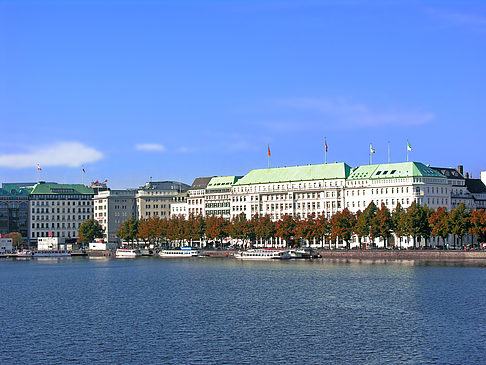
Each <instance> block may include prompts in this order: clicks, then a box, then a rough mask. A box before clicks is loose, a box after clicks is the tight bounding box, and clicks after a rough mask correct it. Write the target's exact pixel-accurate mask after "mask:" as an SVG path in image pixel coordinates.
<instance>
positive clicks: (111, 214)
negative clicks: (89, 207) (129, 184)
mask: <svg viewBox="0 0 486 365" xmlns="http://www.w3.org/2000/svg"><path fill="white" fill-rule="evenodd" d="M136 195H137V190H134V189H132V190H130V189H128V190H101V191H99V192H98V193H97V194H96V195H95V196H94V197H93V203H94V204H93V206H94V218H95V219H96V220H97V221H98V223H99V224H100V225H101V227H103V230H104V233H105V237H104V240H105V241H106V242H119V241H120V240H119V239H118V237H117V236H116V233H117V232H118V229H119V228H120V226H121V225H122V223H123V222H125V221H126V220H128V219H130V218H131V217H137V201H136Z"/></svg>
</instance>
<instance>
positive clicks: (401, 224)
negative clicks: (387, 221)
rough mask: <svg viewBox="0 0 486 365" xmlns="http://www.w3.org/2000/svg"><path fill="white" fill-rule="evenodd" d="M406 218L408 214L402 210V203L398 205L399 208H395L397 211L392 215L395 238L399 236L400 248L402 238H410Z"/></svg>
mask: <svg viewBox="0 0 486 365" xmlns="http://www.w3.org/2000/svg"><path fill="white" fill-rule="evenodd" d="M406 217H407V214H406V212H405V210H404V209H403V208H402V205H401V204H400V203H397V206H396V207H395V210H394V211H393V214H392V224H393V231H394V232H395V236H397V238H398V241H399V242H400V248H401V246H402V243H401V238H402V237H407V236H409V231H408V227H407V219H406Z"/></svg>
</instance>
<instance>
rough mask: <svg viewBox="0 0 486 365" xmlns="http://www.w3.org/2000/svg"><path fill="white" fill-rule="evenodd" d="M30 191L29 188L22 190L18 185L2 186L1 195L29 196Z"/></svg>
mask: <svg viewBox="0 0 486 365" xmlns="http://www.w3.org/2000/svg"><path fill="white" fill-rule="evenodd" d="M29 193H30V190H29V189H27V188H21V187H19V186H18V185H16V184H2V188H1V189H0V195H2V196H6V195H8V196H11V197H16V196H29Z"/></svg>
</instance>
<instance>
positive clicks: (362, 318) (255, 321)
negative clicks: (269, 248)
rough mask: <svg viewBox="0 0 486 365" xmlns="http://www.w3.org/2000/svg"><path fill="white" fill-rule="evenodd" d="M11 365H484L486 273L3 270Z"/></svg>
mask: <svg viewBox="0 0 486 365" xmlns="http://www.w3.org/2000/svg"><path fill="white" fill-rule="evenodd" d="M0 293H1V296H0V313H1V320H0V325H1V330H0V363H2V364H4V363H7V364H8V363H18V362H22V363H36V364H38V363H48V364H60V363H62V364H65V363H93V362H97V363H107V364H125V363H145V364H151V363H158V364H213V363H218V364H221V363H226V364H271V363H291V364H297V363H298V364H321V363H397V362H400V363H432V364H434V363H437V364H439V363H440V364H444V363H447V364H468V363H471V364H472V363H476V364H477V363H485V360H486V313H485V303H486V299H485V298H486V268H480V267H460V266H459V267H455V266H424V265H423V266H414V265H403V264H391V265H390V264H388V265H383V264H378V265H369V264H367V265H363V264H353V263H351V264H350V263H336V262H334V263H333V262H325V261H320V260H316V261H313V262H303V261H301V262H295V261H293V262H253V263H252V262H239V261H236V260H232V259H211V258H209V259H201V258H195V259H171V260H163V259H159V258H147V259H136V260H114V259H111V260H90V259H81V258H72V259H58V260H52V259H45V260H41V259H39V260H30V261H22V262H19V261H16V262H15V261H11V260H3V261H0Z"/></svg>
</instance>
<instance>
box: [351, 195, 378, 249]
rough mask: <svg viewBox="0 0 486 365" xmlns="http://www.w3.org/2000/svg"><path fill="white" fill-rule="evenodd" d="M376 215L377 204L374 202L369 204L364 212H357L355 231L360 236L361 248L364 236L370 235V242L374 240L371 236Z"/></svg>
mask: <svg viewBox="0 0 486 365" xmlns="http://www.w3.org/2000/svg"><path fill="white" fill-rule="evenodd" d="M375 215H376V205H375V203H373V202H371V203H370V204H368V206H367V207H366V209H365V210H364V211H363V212H359V213H357V214H356V225H355V229H354V233H355V234H356V236H357V237H358V242H359V246H360V248H361V239H362V238H363V237H367V236H370V242H372V241H373V240H372V238H371V237H372V234H371V233H372V231H371V225H372V221H373V219H374V217H375Z"/></svg>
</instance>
